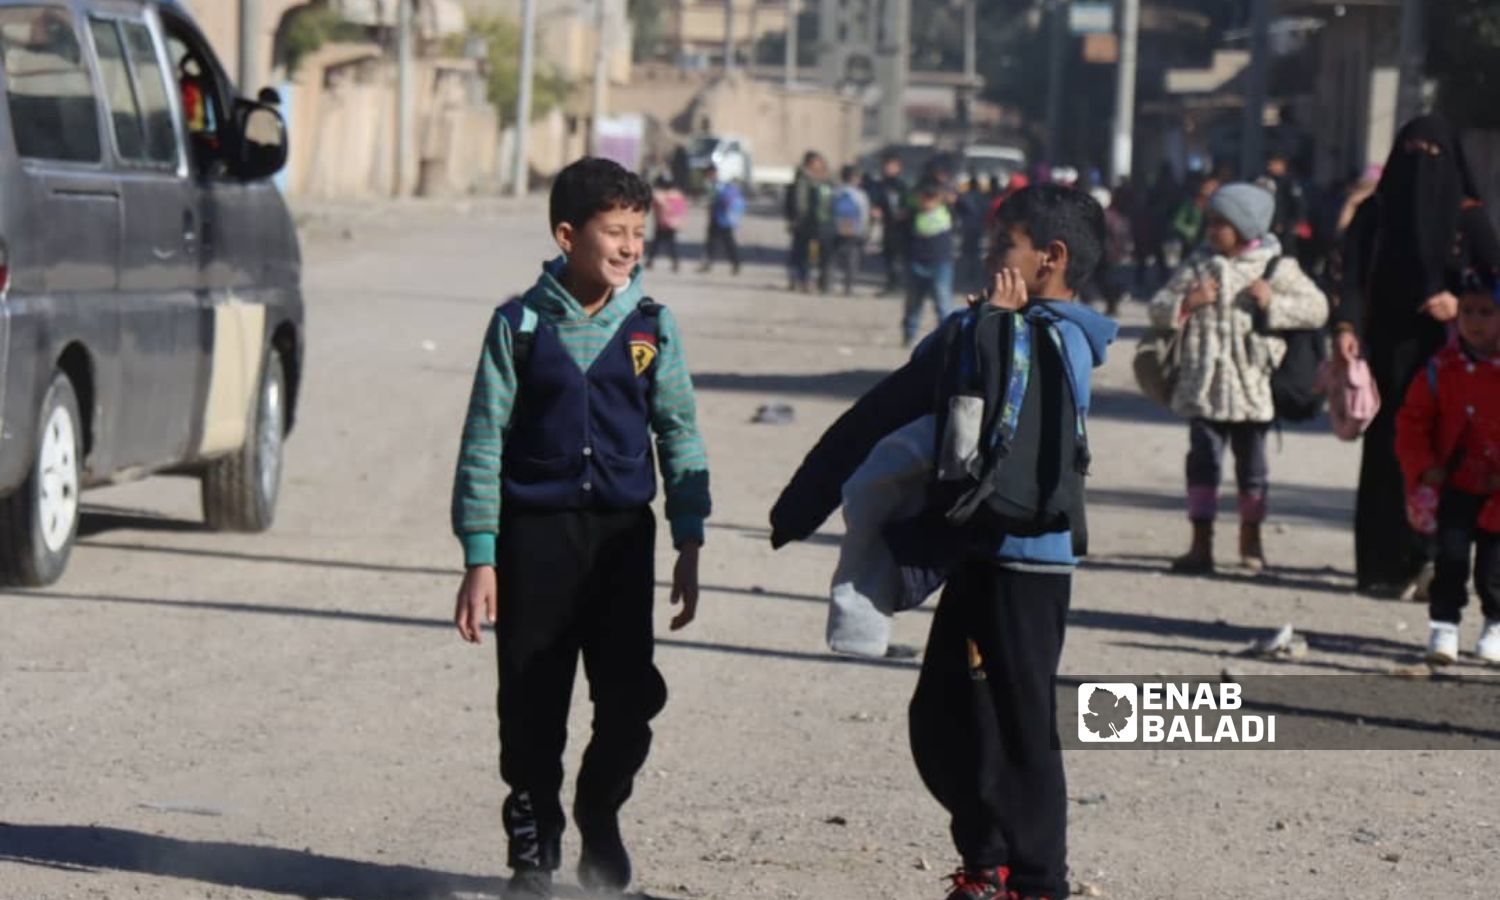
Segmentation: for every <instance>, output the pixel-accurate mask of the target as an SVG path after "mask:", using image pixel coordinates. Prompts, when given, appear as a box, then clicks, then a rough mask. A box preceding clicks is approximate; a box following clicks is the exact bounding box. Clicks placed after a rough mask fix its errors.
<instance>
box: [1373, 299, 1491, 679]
mask: <svg viewBox="0 0 1500 900" xmlns="http://www.w3.org/2000/svg"><path fill="white" fill-rule="evenodd" d="M1396 453H1397V455H1398V456H1399V457H1400V459H1401V471H1402V474H1403V475H1404V476H1405V478H1406V489H1407V496H1408V497H1411V498H1413V500H1409V501H1408V504H1407V505H1408V509H1409V510H1413V511H1414V512H1418V511H1420V510H1422V509H1423V508H1424V507H1425V508H1426V509H1427V510H1428V511H1429V512H1431V511H1434V510H1435V512H1436V516H1435V518H1434V520H1433V521H1431V522H1429V523H1425V524H1426V526H1427V527H1423V528H1419V529H1418V530H1419V531H1424V532H1427V531H1430V532H1431V534H1432V544H1433V552H1434V562H1435V564H1436V565H1435V570H1434V577H1433V581H1432V587H1431V589H1430V591H1429V601H1428V607H1427V608H1428V617H1429V618H1430V619H1431V623H1430V626H1429V628H1428V638H1427V659H1428V660H1429V661H1430V662H1434V663H1438V664H1441V665H1446V664H1448V663H1454V662H1457V661H1458V623H1459V619H1460V617H1461V614H1462V610H1463V608H1464V606H1465V605H1467V604H1468V602H1469V596H1468V581H1469V560H1470V558H1471V557H1472V558H1473V560H1474V567H1473V571H1474V591H1475V593H1477V594H1479V602H1480V606H1481V608H1482V609H1483V612H1484V629H1483V631H1482V632H1481V633H1480V636H1479V643H1478V644H1477V645H1476V646H1475V648H1474V655H1476V656H1478V657H1479V658H1480V659H1482V660H1484V661H1485V662H1492V663H1500V289H1497V287H1496V278H1495V274H1494V273H1493V272H1472V273H1470V275H1469V283H1468V284H1467V285H1466V286H1465V287H1464V288H1463V289H1462V296H1461V297H1459V301H1458V335H1457V340H1455V341H1454V342H1452V343H1450V344H1449V345H1448V346H1446V347H1444V348H1443V349H1442V350H1439V351H1438V353H1437V355H1436V356H1434V357H1433V358H1432V360H1431V361H1429V362H1428V363H1427V366H1426V372H1425V373H1418V374H1417V377H1415V378H1413V379H1412V382H1411V388H1410V389H1408V390H1407V392H1406V402H1405V403H1403V404H1402V405H1401V410H1400V412H1398V413H1397V414H1396ZM1424 495H1425V496H1426V498H1428V499H1429V500H1435V502H1427V503H1423V502H1421V498H1423V496H1424ZM1413 501H1416V502H1413ZM1409 516H1411V514H1410V513H1409ZM1411 517H1412V518H1419V517H1418V516H1411ZM1412 524H1413V525H1419V524H1424V523H1421V522H1420V521H1413V522H1412Z"/></svg>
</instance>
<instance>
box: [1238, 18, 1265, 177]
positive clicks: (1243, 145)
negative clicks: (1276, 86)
mask: <svg viewBox="0 0 1500 900" xmlns="http://www.w3.org/2000/svg"><path fill="white" fill-rule="evenodd" d="M1270 70H1271V0H1250V69H1249V71H1248V73H1247V74H1248V77H1247V78H1246V80H1245V113H1244V119H1243V120H1242V122H1243V124H1242V125H1241V128H1240V132H1241V134H1240V175H1241V176H1242V177H1244V178H1245V179H1247V180H1249V179H1253V178H1255V177H1256V176H1257V175H1259V174H1260V173H1261V170H1262V169H1263V168H1264V167H1265V164H1266V82H1267V81H1268V80H1269V75H1270Z"/></svg>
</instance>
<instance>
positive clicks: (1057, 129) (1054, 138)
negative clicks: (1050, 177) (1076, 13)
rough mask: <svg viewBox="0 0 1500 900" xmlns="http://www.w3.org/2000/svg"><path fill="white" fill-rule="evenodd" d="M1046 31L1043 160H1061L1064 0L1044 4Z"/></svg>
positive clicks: (1054, 162)
mask: <svg viewBox="0 0 1500 900" xmlns="http://www.w3.org/2000/svg"><path fill="white" fill-rule="evenodd" d="M1047 16H1048V18H1047V23H1046V25H1045V26H1044V27H1046V28H1047V29H1049V32H1048V50H1047V164H1048V165H1050V166H1055V165H1058V164H1059V163H1061V162H1062V159H1061V158H1060V150H1061V149H1062V148H1061V145H1062V97H1063V77H1064V75H1065V73H1066V72H1067V69H1066V66H1065V64H1066V62H1067V59H1066V56H1067V52H1068V4H1067V0H1051V2H1049V3H1048V4H1047Z"/></svg>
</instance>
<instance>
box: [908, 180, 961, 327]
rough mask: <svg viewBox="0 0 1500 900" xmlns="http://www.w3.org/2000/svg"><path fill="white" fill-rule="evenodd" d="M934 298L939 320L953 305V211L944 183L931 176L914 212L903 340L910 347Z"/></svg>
mask: <svg viewBox="0 0 1500 900" xmlns="http://www.w3.org/2000/svg"><path fill="white" fill-rule="evenodd" d="M929 297H930V298H932V303H933V306H934V308H936V310H937V318H938V321H939V322H941V321H943V319H946V318H947V317H948V313H949V311H950V310H951V309H952V308H953V213H952V212H951V211H950V210H949V209H948V204H947V203H946V202H944V191H943V186H942V185H941V184H939V183H938V182H937V181H936V180H934V179H930V178H929V179H927V180H925V181H923V182H922V184H921V186H920V187H918V188H917V194H916V208H915V210H914V211H913V213H912V237H911V262H910V263H909V264H908V265H907V273H906V313H905V315H904V316H903V317H902V320H901V339H902V342H903V345H904V346H907V347H910V346H911V345H912V344H913V343H915V342H916V340H917V332H918V330H919V329H920V328H921V325H922V307H923V305H924V304H925V303H926V302H927V299H928V298H929Z"/></svg>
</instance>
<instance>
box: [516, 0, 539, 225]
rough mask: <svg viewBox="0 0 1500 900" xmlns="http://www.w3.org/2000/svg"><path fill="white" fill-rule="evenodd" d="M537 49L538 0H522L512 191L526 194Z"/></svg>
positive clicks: (520, 194)
mask: <svg viewBox="0 0 1500 900" xmlns="http://www.w3.org/2000/svg"><path fill="white" fill-rule="evenodd" d="M535 51H536V0H521V77H520V82H521V84H520V87H519V89H518V90H517V91H516V145H515V148H514V150H513V152H512V153H511V155H510V190H511V193H512V194H514V195H515V196H517V197H524V196H526V188H527V184H526V174H527V172H528V168H527V161H526V150H527V148H528V147H529V146H530V143H531V142H530V134H529V132H530V130H531V72H532V67H533V63H534V62H535V61H534V60H533V58H532V57H533V56H534V55H535Z"/></svg>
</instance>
